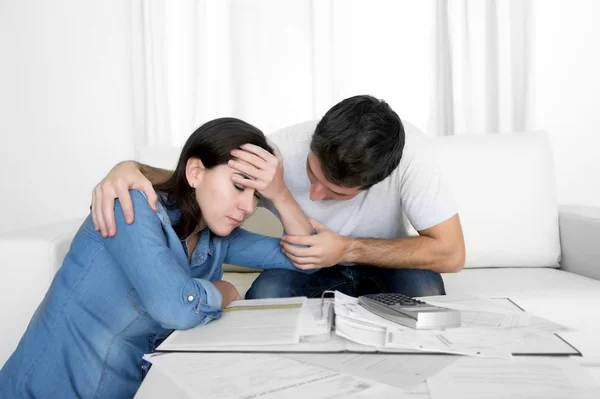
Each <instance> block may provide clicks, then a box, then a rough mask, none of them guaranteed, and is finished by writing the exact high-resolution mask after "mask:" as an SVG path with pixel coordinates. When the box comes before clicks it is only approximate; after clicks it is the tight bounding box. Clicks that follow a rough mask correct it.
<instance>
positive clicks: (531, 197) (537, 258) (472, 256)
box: [0, 132, 600, 367]
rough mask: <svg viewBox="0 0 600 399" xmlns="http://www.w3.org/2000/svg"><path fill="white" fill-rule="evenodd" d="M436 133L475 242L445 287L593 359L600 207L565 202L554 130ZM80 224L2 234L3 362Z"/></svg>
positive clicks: (237, 277)
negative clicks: (497, 307) (544, 323)
mask: <svg viewBox="0 0 600 399" xmlns="http://www.w3.org/2000/svg"><path fill="white" fill-rule="evenodd" d="M432 141H433V143H434V144H435V146H436V147H437V148H438V150H439V158H438V159H439V162H440V167H441V168H442V170H443V172H444V174H445V176H446V178H447V181H448V184H449V185H450V188H451V189H452V190H453V193H454V195H455V198H456V201H457V204H458V207H459V211H460V216H461V220H462V223H463V229H464V234H465V240H466V246H467V264H466V267H465V269H464V270H463V271H461V272H460V273H456V274H447V275H444V276H443V279H444V282H445V285H446V291H447V293H448V294H459V293H464V294H477V295H481V296H484V297H510V298H511V299H513V300H515V301H516V302H517V303H518V304H519V305H520V306H522V307H523V308H525V309H526V310H530V311H533V312H535V313H537V314H538V315H540V316H543V317H546V318H548V319H551V320H553V321H556V322H558V323H562V324H566V325H568V326H570V327H573V328H575V329H577V331H575V332H570V333H565V334H564V337H565V338H566V339H568V340H569V341H570V342H571V343H573V344H574V345H575V346H576V347H577V348H578V349H579V350H580V351H581V352H582V353H583V354H584V356H585V357H587V358H600V344H599V343H597V342H598V337H600V311H598V309H600V281H599V280H600V208H593V207H582V206H561V207H558V205H557V202H556V193H555V183H554V163H553V160H552V151H551V148H550V143H549V139H548V136H547V134H546V133H544V132H533V133H515V134H510V135H489V136H457V137H443V138H435V139H432ZM178 155H179V149H178V148H169V149H164V148H163V149H153V148H147V149H144V150H143V151H142V153H141V157H140V160H141V161H143V162H146V163H149V164H152V165H155V166H161V167H167V168H172V167H173V166H174V165H175V162H176V160H177V157H178ZM383 200H385V199H383V198H382V201H383ZM80 223H81V220H72V221H65V222H63V223H60V224H57V225H53V226H45V227H40V228H36V229H30V230H26V231H19V232H12V233H9V234H4V235H0V304H1V305H2V309H3V310H2V312H1V313H0V336H1V337H2V340H1V341H0V367H1V365H2V364H4V362H5V361H6V359H7V358H8V356H9V355H10V353H11V352H12V351H13V350H14V348H15V346H16V344H17V342H18V340H19V338H20V336H21V335H22V333H23V331H24V330H25V327H26V326H27V323H28V321H29V319H30V317H31V315H32V314H33V312H34V310H35V308H36V307H37V305H38V304H39V302H40V301H41V299H42V298H43V295H44V293H45V291H46V290H47V288H48V286H49V284H50V281H51V279H52V277H53V276H54V273H55V272H56V270H58V268H59V267H60V265H61V263H62V259H63V257H64V255H65V253H66V252H67V251H68V248H69V244H70V241H71V239H72V237H73V235H74V234H75V232H76V229H77V227H78V226H79V224H80ZM246 226H247V228H249V229H251V230H255V231H260V232H264V233H265V234H269V235H278V234H279V233H280V232H281V226H280V225H279V223H278V221H277V220H276V219H275V218H274V217H273V216H272V215H271V214H269V213H268V212H267V211H264V210H259V211H258V212H257V213H256V214H255V215H254V216H253V217H252V218H251V219H250V220H249V221H248V222H247V223H246ZM243 270H244V269H241V268H235V267H231V266H226V273H225V277H224V278H225V279H227V280H229V281H231V282H233V283H234V284H235V285H236V286H237V287H238V289H239V291H240V293H241V294H242V295H244V293H245V292H246V290H247V289H248V288H249V287H250V284H251V283H252V281H253V280H254V278H256V276H257V273H254V272H243Z"/></svg>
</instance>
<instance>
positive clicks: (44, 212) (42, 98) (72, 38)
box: [0, 0, 600, 233]
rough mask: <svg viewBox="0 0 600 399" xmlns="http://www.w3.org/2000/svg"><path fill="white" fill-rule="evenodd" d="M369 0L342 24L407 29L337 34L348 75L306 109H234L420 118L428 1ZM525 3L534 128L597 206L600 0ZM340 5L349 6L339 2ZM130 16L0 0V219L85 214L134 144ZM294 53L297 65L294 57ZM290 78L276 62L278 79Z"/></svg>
mask: <svg viewBox="0 0 600 399" xmlns="http://www.w3.org/2000/svg"><path fill="white" fill-rule="evenodd" d="M378 2H379V1H377V2H375V3H378ZM280 3H283V2H280ZM296 3H297V2H296ZM375 3H373V2H370V3H369V2H357V1H355V2H354V4H355V8H354V10H355V13H354V14H353V15H350V16H346V17H348V18H356V16H357V15H358V16H360V20H350V22H349V25H351V26H352V25H354V26H359V27H360V28H362V29H366V28H369V29H380V30H382V31H386V29H387V31H393V29H391V28H385V26H388V27H389V26H391V25H390V24H394V23H402V24H404V26H405V27H406V28H407V29H409V30H411V31H412V32H415V33H414V35H401V36H400V37H393V36H390V35H387V36H385V37H384V39H383V40H384V41H382V42H381V43H378V44H374V45H373V44H370V43H369V42H364V40H363V39H362V38H363V36H362V35H361V34H360V30H354V31H352V33H351V34H350V36H349V37H346V36H343V37H341V38H340V37H334V38H333V39H332V42H334V43H335V48H336V49H338V51H346V52H345V54H347V56H346V57H347V59H346V61H347V65H348V67H347V68H345V69H344V74H345V76H338V77H336V79H337V81H340V80H343V81H344V82H345V83H344V85H343V86H339V87H333V89H332V90H333V91H329V92H327V93H324V94H322V96H321V97H319V98H317V99H315V98H312V99H311V100H312V106H311V107H307V108H306V109H289V108H287V107H286V104H285V102H281V101H279V102H276V104H277V105H278V106H280V107H281V109H280V110H277V109H275V110H274V112H275V113H276V115H277V117H276V118H274V117H271V115H264V114H261V113H260V112H261V111H259V110H258V109H257V110H255V111H254V113H253V108H252V107H249V108H247V109H246V110H245V111H244V112H247V113H248V114H245V115H240V117H242V116H243V117H247V118H248V120H249V121H256V122H254V123H256V124H257V125H259V127H261V128H263V129H264V130H265V132H267V133H268V132H269V131H271V130H273V129H276V128H278V127H283V126H285V125H288V124H292V123H296V122H299V121H302V120H305V119H308V118H310V117H311V116H312V115H320V114H322V113H323V112H324V111H325V110H326V109H327V108H328V107H329V106H330V105H333V103H331V104H330V103H329V102H330V101H333V102H335V101H336V100H337V99H339V98H344V97H346V96H349V95H353V94H358V93H370V94H373V95H375V96H377V97H382V98H385V99H386V100H387V101H388V102H389V103H390V104H391V105H392V107H393V108H394V109H396V110H397V112H398V113H399V114H400V116H401V117H402V118H406V119H407V120H410V121H412V122H413V123H416V124H417V125H419V126H420V127H421V128H422V129H423V130H425V131H426V132H427V131H428V129H430V126H432V121H431V101H432V98H431V90H430V86H431V82H430V81H429V78H428V77H430V76H431V70H432V68H433V65H432V64H431V62H432V61H431V60H432V54H431V53H430V52H429V51H428V50H427V48H426V47H425V43H426V42H427V41H428V40H429V39H430V38H429V37H427V34H428V32H430V28H431V25H430V24H432V19H431V18H432V17H431V14H430V13H429V12H428V10H427V8H423V7H422V6H419V8H418V9H416V8H415V10H411V7H410V5H411V3H412V2H409V1H405V2H402V3H401V4H402V6H403V7H405V12H404V13H402V15H397V18H394V15H391V14H389V13H383V14H382V13H380V12H376V9H375V8H373V7H369V4H375ZM413 4H414V3H413ZM533 9H534V10H535V12H534V13H533V21H532V22H533V25H532V26H533V36H532V42H531V51H532V57H531V59H532V63H533V73H532V76H533V79H532V81H531V82H530V83H531V85H532V86H531V87H532V92H531V99H530V100H531V104H532V107H533V108H532V112H531V114H532V120H531V121H530V125H531V128H539V129H545V130H548V131H549V132H550V134H551V138H552V144H553V149H554V154H555V159H556V170H557V190H558V196H559V202H560V203H563V204H566V203H581V204H591V205H597V206H600V184H599V183H598V175H599V174H600V156H598V155H597V152H598V149H599V148H600V112H598V104H600V101H599V100H600V98H599V97H600V94H599V93H600V74H599V73H598V71H599V70H600V52H599V51H598V50H597V38H598V37H600V25H599V24H596V23H595V20H594V18H595V16H597V15H600V3H598V2H596V1H594V0H578V1H568V2H567V1H565V0H563V1H559V0H540V1H535V2H533ZM357 10H358V12H357ZM284 11H285V10H284ZM286 12H289V10H287V11H286ZM344 17H345V16H344V14H343V10H338V12H337V13H336V14H335V18H338V19H339V18H342V19H343V18H344ZM298 18H300V17H298ZM364 21H374V22H372V24H373V25H371V26H363V25H361V23H364ZM347 22H348V21H347ZM131 24H132V11H131V7H130V5H129V2H123V1H121V0H104V1H101V2H100V1H82V0H55V1H52V2H47V1H43V0H18V1H17V0H0V122H1V125H0V182H1V185H0V190H1V191H0V194H1V195H0V212H1V217H0V233H2V232H6V231H10V230H13V229H20V228H27V227H30V226H35V225H38V224H48V223H53V222H56V221H60V220H62V219H65V218H71V217H76V216H82V215H85V214H86V213H87V209H88V206H89V201H90V191H91V189H92V188H93V186H94V184H95V183H96V182H97V181H99V179H101V177H102V176H103V175H104V174H105V173H106V172H107V171H108V170H109V168H110V167H111V166H112V165H114V164H115V163H116V162H118V161H119V160H122V159H128V158H133V157H134V156H135V149H136V145H138V143H139V137H137V136H136V134H135V132H134V125H135V123H134V122H135V116H134V115H135V114H134V106H133V105H132V104H133V95H132V86H133V85H134V82H135V76H134V77H133V79H132V63H133V61H132V57H131V53H132V51H131V50H132V38H131ZM385 24H387V25H385ZM282 26H285V27H286V34H288V35H299V34H300V33H298V32H296V31H294V26H295V25H294V24H289V23H282ZM384 28H385V29H384ZM346 39H347V40H346ZM348 40H350V42H351V43H352V46H350V47H351V48H350V47H348V46H349V43H350V42H349V41H348ZM236 43H237V45H243V40H242V39H240V41H239V42H236ZM381 51H392V52H394V51H397V54H398V55H397V56H392V57H391V58H389V60H391V61H389V62H387V63H385V64H383V65H378V66H377V65H376V64H375V63H374V62H373V58H376V57H377V56H378V55H379V54H381ZM392 54H393V53H392ZM256 62H261V61H260V59H257V60H256ZM298 62H299V64H298V68H302V57H299V61H298ZM375 66H377V68H376V69H375ZM307 67H310V65H308V66H307ZM288 78H289V76H288V75H286V74H284V73H280V74H277V75H274V76H273V79H274V81H276V82H278V84H281V82H284V83H285V81H286V79H288ZM335 81H336V80H335V79H334V82H335ZM289 84H290V85H291V86H293V85H294V84H299V83H298V82H295V81H294V79H289ZM502 89H503V88H502V87H500V90H502ZM257 91H258V93H260V95H261V96H263V98H268V95H269V90H268V87H267V88H260V87H254V86H253V82H252V81H248V82H246V83H245V86H243V93H242V94H243V95H246V96H248V95H250V94H251V93H256V92H257ZM292 92H293V91H292ZM315 93H317V94H316V95H319V94H318V91H315ZM331 93H333V95H332V94H331ZM329 97H331V98H329ZM256 101H261V97H260V96H259V97H257V100H256Z"/></svg>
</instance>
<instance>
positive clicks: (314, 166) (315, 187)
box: [306, 151, 362, 201]
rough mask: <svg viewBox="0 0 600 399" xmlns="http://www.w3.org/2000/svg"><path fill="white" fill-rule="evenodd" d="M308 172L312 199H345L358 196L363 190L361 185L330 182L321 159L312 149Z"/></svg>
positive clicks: (308, 160)
mask: <svg viewBox="0 0 600 399" xmlns="http://www.w3.org/2000/svg"><path fill="white" fill-rule="evenodd" d="M306 173H307V174H308V179H309V180H310V199H311V201H323V200H338V201H344V200H349V199H352V198H354V197H356V196H357V195H358V193H360V192H361V191H362V190H361V189H360V188H359V187H353V188H348V187H344V186H338V185H336V184H333V183H330V182H328V181H327V180H326V179H325V176H324V175H323V170H322V169H321V163H320V162H319V159H318V158H317V156H316V155H315V154H314V153H313V152H312V151H311V152H309V154H308V157H307V158H306Z"/></svg>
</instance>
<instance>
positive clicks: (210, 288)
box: [196, 279, 223, 310]
mask: <svg viewBox="0 0 600 399" xmlns="http://www.w3.org/2000/svg"><path fill="white" fill-rule="evenodd" d="M196 281H198V282H199V283H200V285H202V287H204V290H205V291H206V305H208V307H211V308H213V309H214V310H219V309H221V306H222V304H223V296H222V295H221V291H219V290H218V289H217V287H215V285H214V284H213V283H211V282H210V281H208V280H203V279H196Z"/></svg>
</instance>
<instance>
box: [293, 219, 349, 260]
mask: <svg viewBox="0 0 600 399" xmlns="http://www.w3.org/2000/svg"><path fill="white" fill-rule="evenodd" d="M310 223H311V224H312V225H313V227H314V228H315V230H316V232H317V234H314V235H311V236H289V235H286V236H283V237H282V238H281V245H282V247H283V253H285V254H286V256H287V257H288V259H289V260H290V262H292V264H293V265H294V266H296V267H297V268H298V269H301V270H310V269H319V268H323V267H330V266H333V265H335V264H337V263H340V262H344V254H345V253H346V252H347V251H348V248H349V246H350V240H351V239H350V238H349V237H344V236H341V235H339V234H337V233H336V232H334V231H332V230H329V229H328V228H327V227H325V226H323V225H321V224H320V223H319V222H317V221H316V220H314V219H312V218H311V219H310ZM292 244H295V245H303V246H305V247H297V246H295V245H292ZM306 246H308V247H306Z"/></svg>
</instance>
